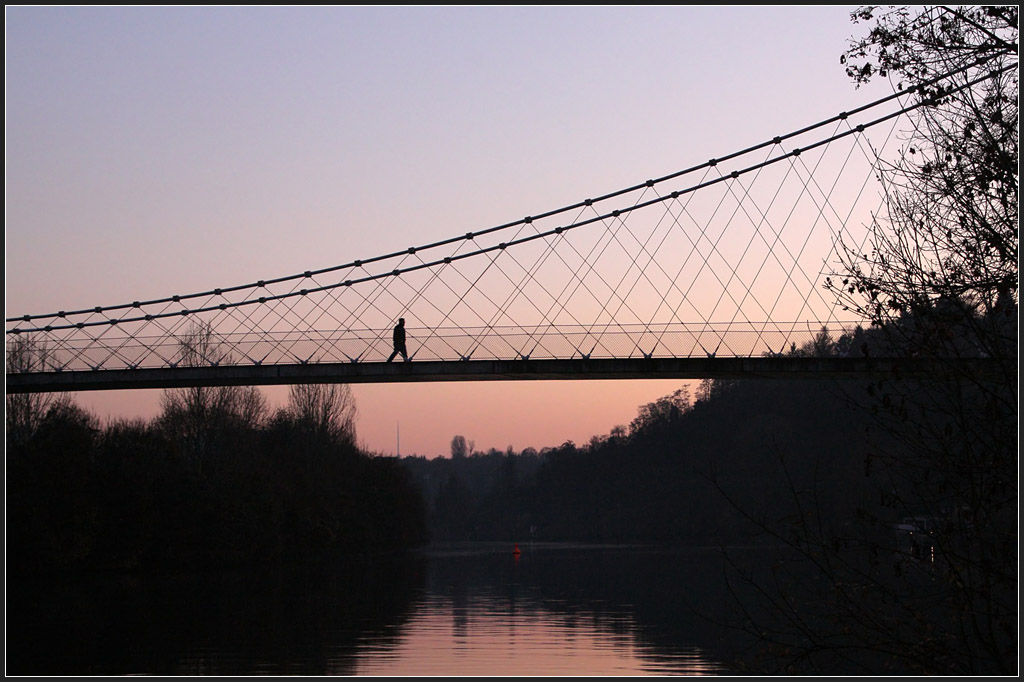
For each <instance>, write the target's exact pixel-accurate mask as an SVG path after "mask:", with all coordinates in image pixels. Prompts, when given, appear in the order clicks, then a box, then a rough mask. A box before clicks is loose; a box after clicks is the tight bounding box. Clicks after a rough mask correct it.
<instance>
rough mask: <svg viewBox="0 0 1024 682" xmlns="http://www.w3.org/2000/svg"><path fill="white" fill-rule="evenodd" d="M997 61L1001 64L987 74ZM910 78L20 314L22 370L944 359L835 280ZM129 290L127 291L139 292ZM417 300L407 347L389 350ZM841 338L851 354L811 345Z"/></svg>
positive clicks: (264, 377)
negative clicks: (881, 343) (883, 344)
mask: <svg viewBox="0 0 1024 682" xmlns="http://www.w3.org/2000/svg"><path fill="white" fill-rule="evenodd" d="M979 77H984V76H979ZM926 104H927V101H926V100H925V99H923V98H922V97H920V96H917V95H916V94H915V92H914V91H912V90H908V91H905V92H897V93H894V94H893V95H891V96H889V97H886V98H883V99H880V100H877V101H874V102H871V103H868V104H866V105H863V106H860V107H858V108H856V109H851V110H849V111H844V112H838V113H836V115H834V116H832V117H830V118H828V119H826V120H823V121H819V122H816V123H813V124H811V125H807V126H804V127H801V128H799V129H796V130H793V131H790V132H787V133H785V134H780V135H778V136H775V137H773V138H771V139H767V140H762V141H760V142H758V143H757V144H754V145H752V146H749V147H746V148H744V149H741V150H739V151H733V152H730V153H728V154H725V155H723V156H721V157H717V158H712V159H707V160H700V161H696V162H694V163H693V164H692V165H690V166H689V167H687V168H685V169H684V170H681V171H678V172H676V173H672V174H670V175H667V176H664V177H659V178H652V179H646V180H643V181H640V182H638V183H636V184H635V185H633V186H630V187H626V188H623V189H619V190H616V191H612V192H605V193H603V194H600V195H597V196H594V197H588V198H583V199H580V200H577V201H574V202H573V203H571V204H568V205H566V206H563V207H561V208H556V209H547V210H544V211H542V212H538V213H534V214H528V215H525V216H524V217H522V218H516V219H514V220H510V221H509V222H506V223H504V224H501V225H495V226H487V227H483V228H481V229H475V230H471V231H468V232H462V233H460V234H456V235H449V236H447V237H444V238H440V239H436V240H434V241H428V242H425V243H423V244H416V245H411V246H405V247H402V248H398V249H396V250H394V251H391V252H389V253H385V254H383V255H377V256H372V257H367V258H360V259H354V260H351V261H348V262H346V263H343V264H341V265H335V266H331V267H326V268H322V269H317V270H308V271H305V272H302V273H297V274H293V275H289V276H279V277H273V278H268V279H259V280H254V281H250V282H248V283H244V284H240V285H232V286H225V287H217V288H213V289H209V290H205V291H200V292H195V293H188V294H173V295H168V296H166V297H162V298H158V299H152V300H132V301H130V302H126V303H120V304H114V305H98V306H95V307H92V308H86V309H75V310H60V311H57V312H51V313H43V314H24V315H20V316H13V317H8V318H7V319H6V325H7V327H6V334H7V337H6V338H7V354H8V362H7V376H6V379H7V390H8V392H35V391H68V390H107V389H124V388H173V387H182V386H204V385H209V386H213V385H241V384H246V385H271V384H297V383H310V382H345V383H358V382H393V381H459V380H463V381H465V380H473V381H480V380H492V379H496V380H501V379H511V380H523V379H607V378H666V379H668V378H690V379H699V378H709V377H710V378H741V377H771V378H807V377H863V376H868V375H871V374H873V373H884V374H891V373H893V372H904V373H916V372H930V371H933V370H934V369H935V368H934V366H933V365H932V364H930V363H929V362H928V361H925V360H921V361H920V362H917V361H913V360H907V359H896V358H885V357H879V356H878V355H877V354H874V355H872V354H869V353H867V352H865V351H866V349H862V348H861V347H860V346H859V342H858V341H857V334H858V333H859V332H858V327H859V325H860V324H861V323H862V321H861V320H858V319H854V318H853V317H852V316H851V315H850V314H849V313H847V312H846V311H844V310H843V308H842V306H841V305H840V304H839V301H838V300H837V299H836V297H835V294H834V293H830V290H829V289H828V288H826V287H825V286H824V282H825V281H826V278H828V277H829V276H833V275H835V274H836V273H837V268H838V264H839V262H840V261H841V260H842V256H843V254H844V253H851V252H852V253H859V252H862V251H866V250H868V249H870V248H871V245H870V243H869V237H870V229H869V227H870V226H871V224H872V222H873V221H874V220H875V219H876V217H877V216H878V215H884V213H885V201H886V199H885V192H884V188H883V187H882V185H881V183H880V177H879V168H880V164H881V163H883V160H884V158H885V156H886V155H889V154H898V153H899V140H900V137H899V133H900V130H901V123H905V122H906V116H907V114H908V113H910V112H912V111H913V110H914V109H915V108H917V107H919V106H923V105H926ZM127 298H129V297H126V299H127ZM400 318H401V319H404V320H405V321H406V328H407V334H408V348H409V354H410V357H409V361H408V362H394V363H389V362H387V359H388V356H389V355H390V354H391V352H392V343H391V330H392V327H393V326H394V324H395V322H396V321H397V320H398V319H400ZM821 339H831V340H832V341H835V340H843V342H844V343H845V344H846V345H845V346H844V347H843V348H842V349H841V350H840V352H838V353H837V354H836V356H835V357H816V356H814V355H813V354H799V353H793V352H792V351H793V350H795V349H797V348H802V347H806V346H808V345H810V346H813V345H814V344H815V343H816V342H817V341H820V340H821Z"/></svg>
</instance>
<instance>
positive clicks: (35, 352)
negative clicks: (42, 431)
mask: <svg viewBox="0 0 1024 682" xmlns="http://www.w3.org/2000/svg"><path fill="white" fill-rule="evenodd" d="M6 351H7V355H6V357H5V363H4V364H5V365H6V369H7V373H8V374H19V373H22V372H38V371H46V370H49V369H51V364H52V362H51V352H50V349H49V348H48V347H47V345H46V343H45V341H40V340H38V339H37V338H35V337H34V336H33V335H31V334H17V335H14V336H12V337H9V338H8V340H7V346H6ZM69 404H70V398H69V396H68V395H67V394H66V393H7V394H6V395H5V410H4V417H5V422H6V427H7V442H8V444H14V445H24V444H25V443H27V442H28V440H29V439H31V438H32V436H33V434H35V432H36V430H37V429H38V428H39V425H40V423H42V420H43V418H44V417H45V416H46V414H47V412H48V411H49V410H50V408H51V407H59V408H64V407H67V406H68V405H69Z"/></svg>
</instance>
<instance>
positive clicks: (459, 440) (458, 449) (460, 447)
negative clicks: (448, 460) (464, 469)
mask: <svg viewBox="0 0 1024 682" xmlns="http://www.w3.org/2000/svg"><path fill="white" fill-rule="evenodd" d="M451 451H452V459H453V460H455V459H458V460H461V459H465V458H466V455H468V454H469V445H468V444H467V443H466V437H465V436H455V437H453V438H452V447H451Z"/></svg>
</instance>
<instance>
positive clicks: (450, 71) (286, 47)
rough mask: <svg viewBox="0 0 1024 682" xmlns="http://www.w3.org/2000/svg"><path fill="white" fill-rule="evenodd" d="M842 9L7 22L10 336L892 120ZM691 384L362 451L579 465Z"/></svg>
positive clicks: (450, 409) (397, 426)
mask: <svg viewBox="0 0 1024 682" xmlns="http://www.w3.org/2000/svg"><path fill="white" fill-rule="evenodd" d="M852 9H853V7H852V6H851V7H835V6H828V7H813V6H812V7H796V6H793V7H776V6H761V7H753V6H748V7H721V8H718V7H685V6H681V7H672V6H666V7H639V8H632V7H586V8H575V7H555V8H542V7H519V8H517V7H502V8H487V7H468V8H460V7H384V8H376V7H334V8H316V7H305V8H290V7H274V8H254V7H250V8H230V7H219V8H204V7H188V8H142V7H135V8H118V7H96V8H77V7H48V8H47V7H44V8H37V7H13V8H11V7H8V8H6V9H5V15H6V43H5V50H6V68H7V72H6V79H5V88H6V93H5V95H6V129H5V140H6V144H5V155H6V186H5V189H6V221H5V266H6V267H5V284H6V294H5V307H6V311H7V315H8V316H13V315H21V314H25V313H43V312H52V311H55V310H60V309H72V308H76V307H91V306H95V305H109V304H116V303H124V302H129V301H132V300H137V299H149V298H158V297H162V296H167V295H170V294H174V293H186V292H191V291H201V290H206V289H209V288H212V287H215V286H231V285H234V284H239V283H244V282H251V281H254V280H256V279H260V278H268V279H269V278H272V277H277V276H283V275H290V274H293V273H296V272H302V271H304V270H307V269H318V268H323V267H330V266H332V265H336V264H340V263H343V262H348V261H351V260H353V259H355V258H361V257H370V256H375V255H378V254H380V253H385V252H390V251H393V250H395V249H400V248H405V247H407V246H410V245H413V244H423V243H427V242H430V241H433V240H438V239H444V238H447V237H450V236H453V235H457V234H462V233H465V232H467V231H471V230H478V229H482V228H484V227H489V226H491V225H496V224H501V223H504V222H507V221H509V220H515V219H518V218H520V217H522V216H524V215H531V214H536V213H539V212H542V211H546V210H549V209H552V208H556V207H560V206H564V205H567V204H570V203H573V202H575V201H578V200H581V199H582V198H585V197H587V196H593V195H598V194H601V193H605V192H609V191H614V190H617V189H620V188H622V187H626V186H630V185H633V184H635V183H637V182H642V181H643V180H645V179H646V178H649V177H659V176H662V175H666V174H669V173H672V172H674V171H677V170H679V169H682V168H686V167H689V166H691V165H693V164H695V163H701V162H703V161H705V160H707V159H709V158H713V157H717V156H721V155H724V154H727V153H729V152H732V151H735V150H736V149H740V148H744V147H746V146H749V145H751V144H755V143H758V142H761V141H762V140H764V139H770V138H771V137H772V136H773V135H777V134H780V133H785V132H788V131H790V130H793V129H796V128H799V127H801V126H804V125H806V124H809V123H813V122H816V121H818V120H821V119H823V118H826V117H828V116H830V115H833V114H835V113H838V112H839V111H842V110H846V109H851V108H853V107H855V106H857V105H859V104H862V103H865V102H867V101H870V100H872V99H874V98H875V97H877V96H878V92H877V91H875V92H864V91H857V90H856V89H855V88H854V87H853V85H852V84H850V83H849V81H848V79H847V78H846V77H845V75H844V74H843V70H842V67H841V65H840V63H839V55H840V53H841V52H842V51H843V49H844V47H845V46H846V40H847V39H848V38H849V37H851V36H852V35H854V34H855V33H856V32H861V31H863V30H864V29H863V28H861V27H857V26H855V25H853V24H852V23H851V22H850V21H849V14H850V12H851V11H852ZM678 387H679V382H666V381H618V382H521V383H512V382H494V383H452V384H421V385H413V384H391V385H378V386H356V387H354V392H355V395H356V398H357V403H358V409H359V415H360V416H359V421H358V426H357V428H358V435H359V439H360V441H361V442H362V443H363V444H365V446H366V447H368V448H369V449H371V450H374V451H377V452H382V453H388V454H393V453H394V452H395V449H396V436H397V433H396V432H397V431H399V430H400V434H401V436H400V437H401V452H402V454H413V453H417V454H424V455H427V456H434V455H441V454H447V453H448V447H449V442H450V440H451V438H452V436H453V435H455V434H461V435H464V436H465V437H466V438H467V439H469V440H472V441H474V442H475V444H476V448H477V449H478V450H486V449H488V448H491V447H495V448H499V449H505V448H506V447H508V446H509V445H511V446H513V447H514V448H515V449H517V450H521V449H522V448H525V447H535V448H538V449H540V448H542V447H545V446H553V445H558V444H560V443H562V442H564V441H565V440H573V441H575V442H577V443H582V442H586V441H587V440H589V438H590V436H592V435H603V434H607V433H608V432H609V431H610V430H611V429H612V428H613V427H615V426H616V425H620V424H621V425H628V423H629V421H630V420H631V419H632V418H633V417H634V416H635V415H636V411H637V408H638V406H640V405H642V404H644V403H647V402H651V401H654V400H656V399H658V398H659V397H661V396H663V395H667V394H669V393H671V392H672V391H674V390H675V389H676V388H678ZM268 394H270V395H272V400H276V398H275V397H274V392H273V391H268ZM278 394H279V392H278ZM79 398H80V402H81V403H82V404H83V405H85V406H88V407H90V409H93V410H94V411H96V413H97V414H99V415H100V416H102V417H119V416H151V415H153V414H155V412H156V409H157V407H156V406H157V405H158V393H157V392H153V391H143V392H138V393H125V392H117V393H109V394H82V395H81V396H79Z"/></svg>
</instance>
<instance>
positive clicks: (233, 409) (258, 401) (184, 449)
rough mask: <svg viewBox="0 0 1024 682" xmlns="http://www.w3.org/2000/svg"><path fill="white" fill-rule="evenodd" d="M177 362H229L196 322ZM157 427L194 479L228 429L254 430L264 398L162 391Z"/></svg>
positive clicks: (250, 389)
mask: <svg viewBox="0 0 1024 682" xmlns="http://www.w3.org/2000/svg"><path fill="white" fill-rule="evenodd" d="M178 346H179V349H178V350H179V353H178V361H177V364H178V365H180V366H183V367H204V366H215V365H218V364H222V363H226V362H229V361H230V356H229V355H228V354H227V353H226V352H225V351H224V350H223V349H222V348H221V347H220V345H219V344H218V342H217V338H216V334H215V333H214V331H213V328H212V327H210V325H209V324H208V323H198V324H196V325H194V326H193V327H191V328H190V330H189V331H188V333H187V334H185V335H184V336H183V337H182V338H181V339H179V341H178ZM160 403H161V407H162V414H161V416H160V425H161V427H162V428H163V429H164V430H165V431H166V432H167V433H168V435H169V437H170V438H171V439H172V441H173V442H175V443H177V444H179V445H180V446H181V448H180V452H181V453H182V455H183V456H184V457H185V458H186V460H187V461H188V462H189V463H190V466H191V468H192V470H193V472H194V473H195V474H196V475H199V474H201V473H202V469H203V466H204V463H205V460H206V458H207V457H208V455H209V453H210V452H211V451H212V450H213V449H214V448H215V447H216V446H217V445H218V444H219V443H222V442H224V438H225V437H227V435H228V434H229V433H230V432H231V431H232V429H238V428H245V429H256V428H258V427H259V426H260V425H261V424H262V422H263V420H264V419H265V418H266V415H267V404H266V399H265V398H264V397H263V395H262V394H261V393H260V392H259V389H257V388H256V387H254V386H212V387H211V386H193V387H189V388H177V389H167V390H165V391H164V392H163V394H162V395H161V398H160Z"/></svg>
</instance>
